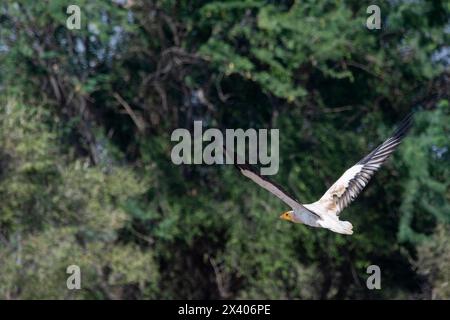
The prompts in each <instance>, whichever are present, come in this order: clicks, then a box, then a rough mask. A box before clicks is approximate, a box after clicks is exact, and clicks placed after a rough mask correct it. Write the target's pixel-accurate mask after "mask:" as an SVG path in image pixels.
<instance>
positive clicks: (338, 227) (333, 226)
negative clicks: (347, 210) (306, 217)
mask: <svg viewBox="0 0 450 320" xmlns="http://www.w3.org/2000/svg"><path fill="white" fill-rule="evenodd" d="M319 224H320V225H321V226H322V227H323V228H327V229H330V230H331V231H333V232H336V233H341V234H349V235H350V234H353V225H352V224H351V223H350V222H348V221H341V220H339V219H326V220H320V221H319Z"/></svg>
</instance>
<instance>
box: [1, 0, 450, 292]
mask: <svg viewBox="0 0 450 320" xmlns="http://www.w3.org/2000/svg"><path fill="white" fill-rule="evenodd" d="M70 4H75V3H74V1H65V0H52V1H38V2H36V1H31V0H23V1H13V0H6V1H3V2H2V4H1V5H0V62H1V64H0V68H1V73H0V102H1V106H2V107H1V113H0V196H1V200H2V201H1V203H0V241H1V248H0V268H1V272H0V297H3V298H8V299H25V298H98V299H128V298H133V299H137V298H280V299H285V298H288V299H307V298H313V299H317V298H331V299H343V298H449V297H450V296H449V291H448V282H449V281H450V278H449V273H448V270H449V262H448V256H449V252H450V245H449V233H448V224H449V222H450V205H449V198H450V187H449V179H448V177H449V168H450V157H449V147H450V145H449V141H450V139H449V138H450V137H449V135H450V133H449V132H450V128H449V123H450V113H449V96H448V92H449V91H450V90H449V89H450V79H449V70H448V66H449V56H448V52H449V47H448V43H449V32H448V26H449V21H448V16H449V11H450V7H449V4H448V3H443V2H442V3H441V2H439V1H425V0H421V1H414V2H409V1H408V2H402V1H389V2H388V1H383V2H380V3H379V6H380V8H381V15H382V29H381V30H369V29H367V28H366V26H365V21H366V19H367V17H368V14H367V13H366V9H367V6H368V5H369V4H366V3H363V2H361V1H351V0H348V1H336V2H330V1H325V0H323V1H322V0H321V1H309V0H307V1H260V0H256V1H224V2H215V1H171V0H160V1H141V0H133V1H131V0H128V1H119V0H117V1H76V4H77V5H79V6H80V8H81V14H82V16H81V29H80V30H69V29H68V28H66V19H67V17H68V14H67V13H66V8H67V6H68V5H70ZM370 4H372V3H370ZM411 110H413V111H415V112H416V116H415V125H414V127H413V129H412V132H411V133H410V135H409V136H408V138H407V139H406V140H405V142H404V143H403V144H402V146H401V147H400V148H399V149H398V150H397V151H396V153H395V154H394V155H393V157H392V158H391V159H390V160H389V161H388V162H387V163H386V164H385V166H384V167H383V169H382V170H380V171H379V172H378V173H377V174H376V175H375V177H374V179H373V180H372V181H371V182H370V183H369V185H368V186H367V187H366V189H365V191H364V192H363V193H362V195H361V196H360V197H359V198H358V199H357V200H356V201H355V203H354V204H352V205H351V206H350V207H349V208H348V209H346V210H345V211H344V212H343V213H342V214H343V216H344V217H345V220H350V221H352V223H353V225H354V231H355V234H354V235H353V236H352V237H345V236H342V235H336V234H333V233H331V232H329V231H327V230H317V229H310V228H308V227H305V226H301V225H293V224H288V223H286V222H284V221H280V220H278V219H277V217H278V215H279V213H281V212H282V211H284V210H285V209H286V207H285V206H284V204H283V203H281V202H280V201H279V200H278V199H276V198H274V197H272V196H270V195H269V194H268V193H267V192H266V191H265V190H261V189H260V188H258V187H257V186H255V185H254V184H253V183H252V182H251V181H249V180H246V179H245V178H244V177H242V176H240V175H239V173H238V172H236V171H235V170H234V169H233V168H232V166H214V165H213V166H207V165H196V166H193V165H192V166H189V165H181V166H176V165H174V164H173V163H172V162H171V159H170V152H171V148H172V147H173V145H174V143H173V142H171V141H170V135H171V133H172V131H173V130H174V129H176V128H187V129H192V126H193V121H194V120H201V121H203V124H204V126H205V127H218V128H220V129H225V128H256V129H258V128H277V129H279V130H280V162H281V163H280V171H279V173H278V175H277V176H276V177H275V179H276V180H277V181H278V182H279V183H281V184H283V185H284V186H285V187H286V188H287V189H289V190H291V191H293V192H294V193H295V194H296V195H297V196H298V198H299V199H300V200H301V201H303V202H310V201H314V200H315V199H317V198H318V197H320V196H321V195H322V193H323V192H324V191H325V190H326V188H328V187H329V186H330V185H331V184H332V183H333V182H334V181H335V180H336V179H337V178H338V177H339V175H340V174H341V173H343V172H344V170H345V169H346V168H347V167H349V166H351V165H353V164H354V163H356V162H357V161H358V160H360V159H361V158H362V157H363V156H364V155H365V154H366V153H367V152H369V151H370V150H371V149H372V148H374V147H375V146H376V145H377V144H378V143H380V142H382V141H383V140H384V139H385V138H386V137H387V136H388V135H389V134H390V133H391V132H392V130H393V129H394V126H395V124H396V122H398V121H399V120H400V119H401V118H402V117H403V116H405V115H406V114H407V113H409V112H410V111H411ZM72 264H76V265H79V266H80V268H81V270H82V290H80V291H70V290H67V288H66V279H67V276H68V275H67V274H66V268H67V266H69V265H72ZM372 264H376V265H379V266H380V268H381V272H382V289H381V290H368V289H367V287H366V279H367V276H368V275H367V274H366V269H367V267H368V266H369V265H372Z"/></svg>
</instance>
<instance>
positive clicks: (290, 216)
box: [280, 210, 295, 222]
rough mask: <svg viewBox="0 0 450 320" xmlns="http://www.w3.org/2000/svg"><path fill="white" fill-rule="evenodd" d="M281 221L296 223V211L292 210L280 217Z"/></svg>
mask: <svg viewBox="0 0 450 320" xmlns="http://www.w3.org/2000/svg"><path fill="white" fill-rule="evenodd" d="M280 219H282V220H287V221H291V222H295V221H294V211H292V210H291V211H286V212H283V213H282V214H281V216H280Z"/></svg>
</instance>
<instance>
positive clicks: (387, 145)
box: [358, 112, 414, 164]
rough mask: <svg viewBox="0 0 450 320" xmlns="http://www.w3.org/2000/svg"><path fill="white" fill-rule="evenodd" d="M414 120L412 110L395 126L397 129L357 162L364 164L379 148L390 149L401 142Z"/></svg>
mask: <svg viewBox="0 0 450 320" xmlns="http://www.w3.org/2000/svg"><path fill="white" fill-rule="evenodd" d="M413 120H414V112H410V113H409V114H408V115H407V116H406V117H404V118H403V120H402V121H400V123H399V124H398V126H397V129H396V130H395V131H394V133H393V134H392V135H391V136H390V137H389V138H388V139H387V140H386V141H384V142H383V143H382V144H380V145H379V146H378V147H376V148H375V149H374V150H373V151H372V152H370V153H369V154H368V155H367V156H365V157H364V158H363V159H361V160H360V161H359V162H358V164H365V163H367V162H368V161H369V160H371V159H372V157H373V156H374V155H375V154H377V153H379V151H380V149H383V151H382V152H385V151H389V150H390V149H394V148H395V147H397V145H399V144H400V143H401V141H402V140H403V138H404V137H405V136H406V134H407V133H408V131H409V129H410V128H411V127H412V124H413Z"/></svg>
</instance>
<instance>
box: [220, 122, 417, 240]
mask: <svg viewBox="0 0 450 320" xmlns="http://www.w3.org/2000/svg"><path fill="white" fill-rule="evenodd" d="M412 118H413V116H412V114H409V115H408V116H407V117H405V119H403V120H402V122H401V123H400V124H399V126H398V128H397V130H396V131H395V132H394V133H393V134H392V136H391V137H390V138H389V139H387V140H386V141H385V142H383V143H382V144H381V145H379V146H378V147H377V148H375V149H374V150H373V151H372V152H370V153H369V154H368V155H367V156H365V157H364V158H362V159H361V160H360V161H359V162H358V163H357V164H355V165H354V166H353V167H351V168H350V169H348V170H347V171H345V172H344V174H343V175H342V176H341V177H340V178H339V179H338V180H337V181H336V182H335V183H334V184H333V185H332V186H331V187H330V188H329V189H328V190H327V191H326V192H325V194H324V195H323V196H322V197H321V198H320V199H319V200H318V201H316V202H313V203H309V204H301V203H300V202H299V201H297V200H296V199H295V198H294V197H292V196H290V195H289V194H288V193H287V192H286V191H284V190H283V188H281V187H280V186H279V185H277V184H276V183H274V182H272V181H270V180H269V179H268V178H267V177H266V176H261V175H260V174H258V172H257V171H256V170H255V169H254V168H253V167H251V166H250V165H247V164H237V163H236V161H235V165H236V167H237V168H238V169H239V171H240V172H241V173H242V174H243V175H244V176H246V177H247V178H250V179H251V180H253V181H254V182H255V183H256V184H258V185H259V186H261V187H263V188H264V189H266V190H267V191H269V192H271V193H272V194H274V195H275V196H277V197H278V198H279V199H281V200H282V201H283V202H284V203H286V204H287V205H288V206H289V207H291V209H292V210H289V211H286V212H284V213H283V214H281V216H280V218H281V219H283V220H287V221H290V222H294V223H302V224H306V225H308V226H311V227H320V228H326V229H329V230H331V231H333V232H337V233H341V234H348V235H350V234H353V226H352V224H351V223H350V222H348V221H342V220H339V214H340V213H341V212H342V210H344V208H346V207H347V206H348V205H350V203H351V202H352V201H353V200H355V198H356V197H357V196H358V194H359V193H360V192H361V191H362V190H363V189H364V187H365V186H366V185H367V183H368V182H369V180H370V178H371V177H372V176H373V174H374V173H375V172H376V171H377V170H378V169H379V168H380V167H381V165H382V164H383V163H384V162H385V161H386V159H387V158H388V157H389V156H390V155H391V154H392V153H393V152H394V150H395V148H396V147H397V146H398V145H399V144H400V143H401V142H402V140H403V138H404V137H405V135H406V133H407V132H408V130H409V128H410V127H411V125H412ZM225 151H226V150H225ZM228 155H229V156H231V155H230V154H228Z"/></svg>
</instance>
